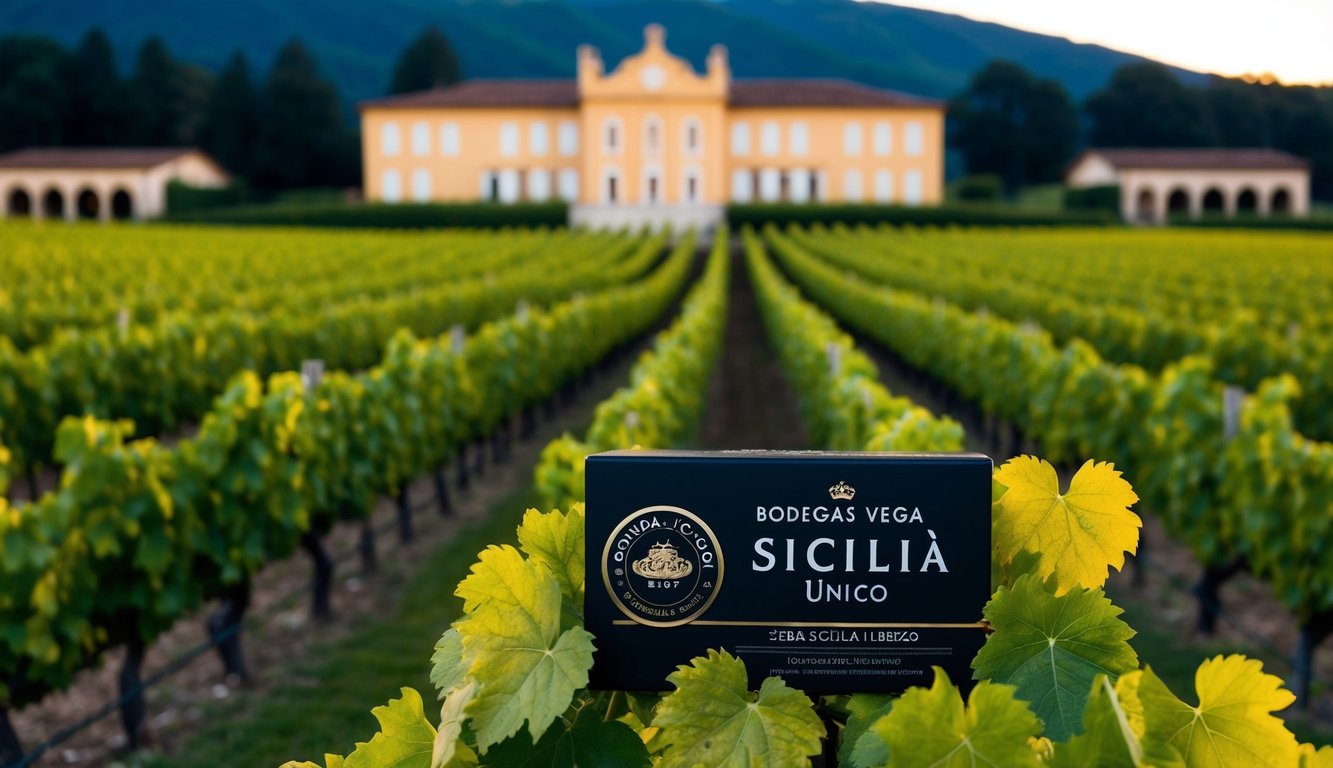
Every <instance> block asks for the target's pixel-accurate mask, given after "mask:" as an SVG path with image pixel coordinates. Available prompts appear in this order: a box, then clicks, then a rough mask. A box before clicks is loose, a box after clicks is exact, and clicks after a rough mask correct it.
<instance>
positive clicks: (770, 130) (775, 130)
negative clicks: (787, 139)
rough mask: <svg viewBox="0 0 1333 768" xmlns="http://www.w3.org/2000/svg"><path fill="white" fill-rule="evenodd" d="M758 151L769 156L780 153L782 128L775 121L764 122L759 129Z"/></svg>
mask: <svg viewBox="0 0 1333 768" xmlns="http://www.w3.org/2000/svg"><path fill="white" fill-rule="evenodd" d="M759 151H760V152H763V153H764V154H765V155H769V156H772V155H776V154H778V153H779V152H781V151H782V127H781V126H779V125H778V123H777V121H776V120H766V121H764V124H763V125H762V126H761V127H760V128H759Z"/></svg>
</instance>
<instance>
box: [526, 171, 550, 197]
mask: <svg viewBox="0 0 1333 768" xmlns="http://www.w3.org/2000/svg"><path fill="white" fill-rule="evenodd" d="M550 197H551V172H550V171H548V170H546V169H545V168H534V169H533V170H531V171H529V172H528V198H529V199H531V200H535V201H537V202H539V203H542V202H545V201H547V200H549V199H550Z"/></svg>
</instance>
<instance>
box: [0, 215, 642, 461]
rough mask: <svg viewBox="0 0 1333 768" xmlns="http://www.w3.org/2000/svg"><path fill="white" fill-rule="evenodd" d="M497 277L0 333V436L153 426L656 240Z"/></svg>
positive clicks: (44, 447)
mask: <svg viewBox="0 0 1333 768" xmlns="http://www.w3.org/2000/svg"><path fill="white" fill-rule="evenodd" d="M551 246H552V247H549V248H547V249H546V250H545V251H543V252H541V253H538V254H536V255H534V256H532V257H529V258H527V259H525V260H524V261H523V265H522V268H521V269H515V270H514V271H513V272H512V274H508V275H505V276H503V277H499V278H497V277H493V276H489V275H487V276H480V277H473V278H470V279H464V280H457V281H452V280H445V281H443V282H441V283H440V284H438V285H435V286H432V287H429V288H426V289H424V290H420V291H414V292H410V293H404V294H394V295H390V296H387V297H383V298H378V299H372V298H358V299H351V300H347V301H344V302H340V303H337V304H333V305H330V306H328V307H326V308H324V309H322V310H320V311H318V312H314V313H311V314H308V315H289V314H286V313H274V314H272V315H269V316H261V317H256V316H254V315H252V314H250V313H248V312H242V311H237V312H221V313H214V314H212V315H208V316H205V317H204V318H201V319H197V320H196V319H194V318H190V317H180V316H174V315H173V316H171V317H170V318H169V319H168V320H167V321H165V322H163V323H160V324H158V325H153V326H139V327H132V328H130V329H129V330H128V331H127V332H124V333H122V332H120V331H119V330H118V329H115V328H103V329H95V330H91V331H87V332H70V333H66V334H61V335H59V336H58V337H57V338H56V339H55V340H53V341H52V342H51V343H50V344H44V345H41V346H38V347H35V348H33V349H31V350H29V351H27V352H22V353H21V352H18V351H17V350H15V349H14V348H13V346H12V345H9V344H7V343H6V342H5V340H4V339H3V338H0V420H3V423H4V426H5V429H4V432H3V434H2V435H0V438H3V440H4V442H5V443H6V444H7V445H9V446H10V448H11V449H12V450H13V451H14V453H15V463H16V465H17V466H18V467H19V468H21V469H28V468H33V467H36V466H41V465H45V464H50V463H51V461H52V459H53V455H52V450H53V448H54V433H55V427H56V425H57V424H59V422H60V419H62V418H63V417H65V416H70V415H81V414H85V413H87V414H92V415H95V416H97V417H99V418H128V419H130V420H132V421H133V422H134V424H135V427H136V429H138V430H139V431H138V434H140V435H148V434H159V433H160V432H162V431H164V430H169V429H173V428H176V427H178V426H179V425H180V424H181V423H182V422H185V421H190V420H194V419H197V418H199V417H200V416H201V415H202V414H203V413H204V412H205V411H207V410H208V407H209V404H210V402H211V400H212V398H214V397H216V396H217V395H218V394H219V393H220V392H222V391H223V388H224V387H225V386H226V384H227V382H228V381H229V380H230V379H231V377H232V376H233V375H234V374H235V373H237V372H238V371H242V370H251V371H257V372H259V373H260V374H261V375H267V374H270V373H276V372H278V371H284V370H293V369H295V368H297V367H299V366H300V364H301V361H302V360H303V359H307V358H320V359H323V360H324V362H325V365H326V367H327V368H329V369H339V370H343V369H345V370H356V369H359V368H363V367H366V366H369V365H373V364H374V363H375V362H376V361H377V360H379V359H380V357H381V356H382V355H383V353H384V348H385V344H386V343H387V342H388V341H389V339H390V338H392V336H393V335H394V333H396V332H397V331H398V330H399V329H403V328H406V329H408V330H410V331H412V332H413V333H416V334H418V335H422V336H430V335H435V334H438V333H441V332H443V331H445V330H447V329H449V328H450V327H451V326H454V325H461V326H464V327H467V328H471V327H475V326H476V325H477V324H478V323H481V322H484V321H486V320H489V319H492V318H495V317H499V316H502V315H503V314H505V313H508V312H510V311H512V310H513V309H514V306H515V305H516V303H517V302H519V301H527V302H531V303H535V304H542V303H546V302H550V301H556V300H559V299H562V298H564V297H567V296H569V295H570V294H572V293H574V292H576V291H580V290H591V289H596V288H599V287H604V286H612V285H617V284H619V283H622V282H624V281H626V280H629V279H632V278H634V277H637V276H638V275H640V274H642V273H643V272H644V271H645V270H647V269H648V268H650V267H651V266H652V264H653V263H654V262H655V261H656V259H657V258H658V257H659V254H660V251H661V246H662V243H661V240H660V239H658V238H647V239H642V240H630V239H626V238H616V239H611V240H607V239H605V238H579V237H577V236H571V237H569V238H567V239H564V240H557V241H556V242H555V243H552V244H551Z"/></svg>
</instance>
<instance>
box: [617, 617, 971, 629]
mask: <svg viewBox="0 0 1333 768" xmlns="http://www.w3.org/2000/svg"><path fill="white" fill-rule="evenodd" d="M611 623H612V624H615V625H619V626H634V625H635V624H638V625H640V626H644V625H643V623H642V622H638V621H626V620H624V619H612V620H611ZM690 624H693V625H694V626H700V627H831V628H835V629H985V630H989V629H990V625H989V624H987V623H986V622H984V621H977V622H972V623H970V624H905V623H896V622H879V623H876V622H859V621H708V620H706V619H696V620H694V621H691V622H690Z"/></svg>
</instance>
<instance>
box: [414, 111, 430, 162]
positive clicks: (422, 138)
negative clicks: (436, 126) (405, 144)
mask: <svg viewBox="0 0 1333 768" xmlns="http://www.w3.org/2000/svg"><path fill="white" fill-rule="evenodd" d="M412 154H414V155H416V156H417V157H423V156H425V155H429V154H430V126H429V125H427V124H426V121H424V120H422V121H420V122H416V123H412Z"/></svg>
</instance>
